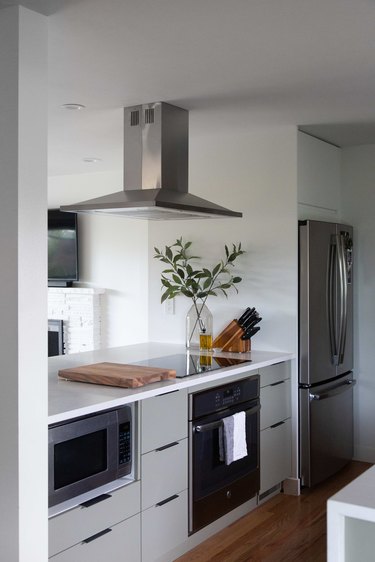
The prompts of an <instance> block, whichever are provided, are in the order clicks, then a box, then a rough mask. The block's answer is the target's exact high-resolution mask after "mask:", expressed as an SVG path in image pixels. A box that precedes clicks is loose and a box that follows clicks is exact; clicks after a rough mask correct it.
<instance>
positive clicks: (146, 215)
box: [61, 102, 242, 220]
mask: <svg viewBox="0 0 375 562" xmlns="http://www.w3.org/2000/svg"><path fill="white" fill-rule="evenodd" d="M188 128H189V114H188V111H186V110H185V109H182V108H180V107H176V106H174V105H170V104H168V103H164V102H156V103H151V104H145V105H136V106H133V107H126V108H125V109H124V189H123V190H122V191H117V192H116V193H111V194H110V195H104V196H103V197H98V198H96V199H90V200H88V201H82V202H80V203H77V204H75V205H64V206H62V207H61V210H62V211H71V212H76V213H101V214H111V215H121V216H125V217H129V218H137V219H151V220H168V219H172V220H175V219H195V218H220V217H242V213H237V212H235V211H231V210H229V209H226V208H224V207H220V205H216V204H215V203H211V202H210V201H207V200H205V199H201V198H200V197H196V196H195V195H192V194H189V193H188Z"/></svg>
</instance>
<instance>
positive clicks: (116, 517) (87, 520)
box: [48, 482, 140, 562]
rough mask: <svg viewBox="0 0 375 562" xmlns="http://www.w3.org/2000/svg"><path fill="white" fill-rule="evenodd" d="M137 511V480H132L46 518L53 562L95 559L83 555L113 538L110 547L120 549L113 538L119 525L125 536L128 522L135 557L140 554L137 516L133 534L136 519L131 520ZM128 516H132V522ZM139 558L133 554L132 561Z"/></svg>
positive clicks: (138, 489)
mask: <svg viewBox="0 0 375 562" xmlns="http://www.w3.org/2000/svg"><path fill="white" fill-rule="evenodd" d="M139 512H140V483H139V482H133V483H131V484H128V485H126V486H123V487H122V488H118V489H117V490H113V491H112V492H110V493H108V494H102V495H99V496H98V497H97V498H93V500H91V501H89V502H86V503H83V504H80V505H77V506H76V507H74V508H73V509H70V510H68V511H65V512H63V513H61V514H59V515H56V516H54V517H51V518H50V519H49V521H48V532H49V556H50V558H51V559H52V560H53V561H54V562H55V561H56V562H57V561H59V562H60V560H61V561H64V562H65V561H66V562H86V560H90V561H91V562H93V560H96V558H95V559H93V558H86V552H91V550H92V549H93V548H94V547H95V548H96V545H101V544H107V543H108V542H112V540H113V541H114V547H113V548H115V549H116V548H119V547H117V546H116V545H117V544H118V541H116V537H117V536H118V533H120V530H119V529H118V524H120V523H121V525H123V526H122V527H121V528H122V529H124V531H123V532H124V533H125V531H126V533H125V534H126V535H128V534H129V533H128V531H127V529H128V526H127V522H128V521H129V528H130V529H131V532H130V535H129V536H130V537H131V544H132V547H131V549H132V552H138V556H140V555H139V551H140V528H139V526H140V522H139V517H138V519H137V521H138V529H137V532H136V533H133V531H134V528H135V526H136V523H135V521H136V519H134V520H133V518H132V516H134V515H136V514H139ZM130 519H132V521H131V522H130ZM109 529H110V531H109ZM133 537H134V538H133ZM137 537H138V538H137ZM89 545H90V546H89ZM98 548H99V547H98ZM123 549H124V544H122V546H121V550H120V551H119V552H122V551H123ZM58 553H60V554H58ZM55 555H58V556H59V557H57V556H55ZM60 556H61V558H60ZM138 559H139V558H137V557H135V558H134V561H136V560H138ZM98 560H99V559H98ZM113 560H115V558H113ZM121 560H123V558H122V559H121ZM129 561H130V562H133V559H132V558H129Z"/></svg>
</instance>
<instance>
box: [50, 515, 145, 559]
mask: <svg viewBox="0 0 375 562" xmlns="http://www.w3.org/2000/svg"><path fill="white" fill-rule="evenodd" d="M140 530H141V526H140V515H139V514H138V515H134V516H133V517H130V518H129V519H127V520H126V521H122V522H121V523H118V524H117V525H114V526H113V527H109V528H107V529H103V530H102V531H101V532H100V533H98V534H97V535H94V536H92V537H88V538H87V539H85V540H84V541H82V542H80V543H79V544H77V545H75V546H73V547H72V548H68V550H64V551H63V552H60V554H56V556H53V557H52V558H50V560H51V561H52V562H103V561H104V560H105V561H108V562H112V561H119V562H140V561H141V549H140Z"/></svg>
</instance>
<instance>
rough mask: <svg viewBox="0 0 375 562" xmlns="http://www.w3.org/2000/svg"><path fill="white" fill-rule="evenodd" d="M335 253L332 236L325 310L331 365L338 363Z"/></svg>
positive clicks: (334, 243)
mask: <svg viewBox="0 0 375 562" xmlns="http://www.w3.org/2000/svg"><path fill="white" fill-rule="evenodd" d="M336 255H337V240H336V237H335V236H332V240H331V245H330V249H329V260H328V283H327V311H328V330H329V342H330V347H331V360H332V363H333V365H338V361H339V357H338V352H337V342H336V323H335V306H334V303H335V265H336Z"/></svg>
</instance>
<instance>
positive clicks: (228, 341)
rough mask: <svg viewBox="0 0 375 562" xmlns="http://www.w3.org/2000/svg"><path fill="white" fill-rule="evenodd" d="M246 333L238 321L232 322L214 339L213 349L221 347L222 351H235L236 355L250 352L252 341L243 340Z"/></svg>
mask: <svg viewBox="0 0 375 562" xmlns="http://www.w3.org/2000/svg"><path fill="white" fill-rule="evenodd" d="M243 334H244V331H243V329H242V328H241V326H240V325H239V324H238V322H237V320H232V322H230V323H229V324H228V326H227V327H226V328H224V330H223V331H222V332H220V334H219V335H218V336H217V337H216V338H215V339H214V341H213V343H212V347H214V348H215V347H219V348H221V351H233V352H234V353H245V352H246V351H250V349H251V342H250V340H241V336H243Z"/></svg>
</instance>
